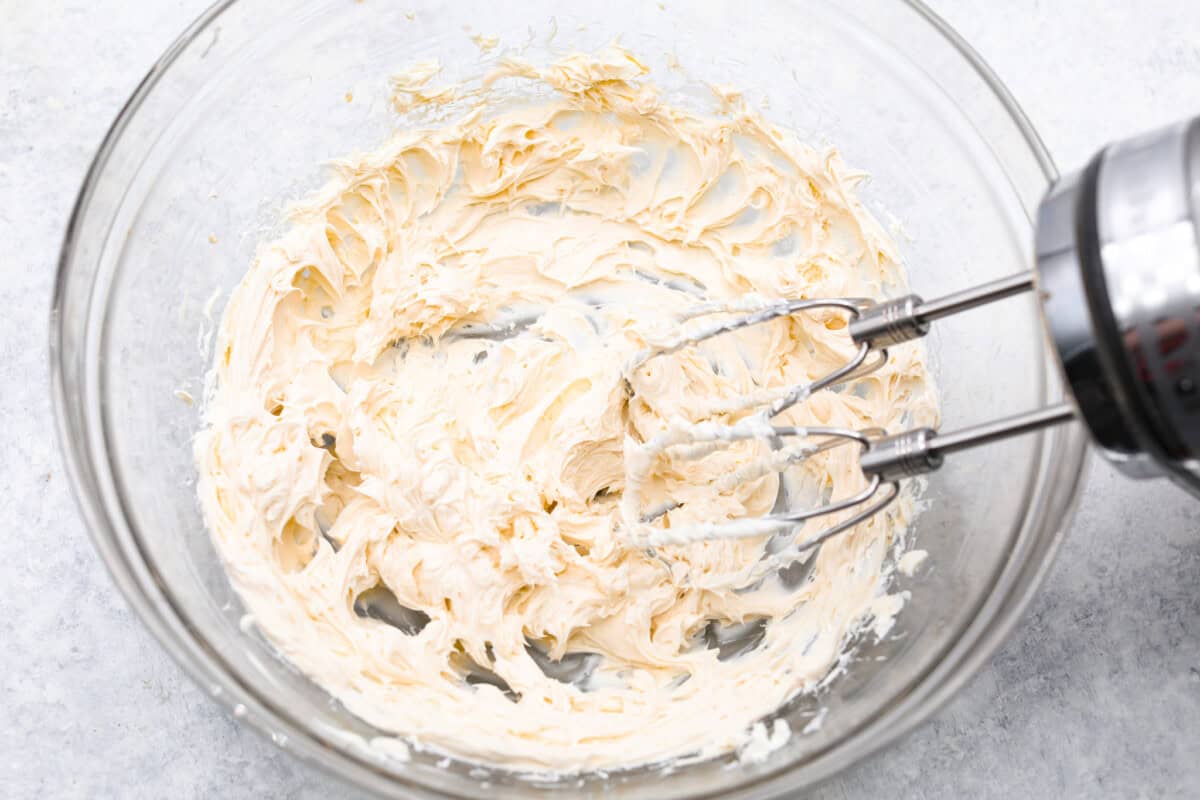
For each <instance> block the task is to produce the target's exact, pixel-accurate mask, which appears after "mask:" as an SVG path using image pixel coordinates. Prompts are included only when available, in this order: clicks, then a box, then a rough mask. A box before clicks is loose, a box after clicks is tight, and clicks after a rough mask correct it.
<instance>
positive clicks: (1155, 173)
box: [641, 117, 1200, 552]
mask: <svg viewBox="0 0 1200 800" xmlns="http://www.w3.org/2000/svg"><path fill="white" fill-rule="evenodd" d="M1036 228H1037V233H1036V248H1035V249H1036V266H1035V269H1034V271H1033V272H1029V273H1025V274H1021V275H1014V276H1011V277H1008V278H1004V279H1001V280H998V281H994V282H992V283H988V284H986V285H983V286H979V287H976V288H973V289H968V290H966V291H962V292H958V293H956V294H952V295H949V296H946V297H943V298H941V299H938V300H933V301H928V302H927V301H925V300H922V299H921V298H920V297H919V296H917V295H907V296H904V297H900V298H896V299H892V300H886V301H882V302H878V303H873V302H870V301H866V300H861V299H857V298H831V299H811V300H780V301H773V302H767V303H757V304H756V303H754V302H748V303H746V304H743V305H742V306H740V307H736V308H730V307H720V306H714V305H710V306H704V307H700V308H698V309H697V310H696V312H695V313H694V314H693V315H691V317H692V318H698V317H702V316H705V315H708V314H713V313H718V312H724V313H729V312H730V311H734V312H745V313H744V314H743V315H742V316H737V317H734V318H732V319H726V320H724V321H722V322H720V323H715V324H712V325H710V326H708V327H706V328H703V329H701V330H699V331H696V332H694V333H692V334H690V335H686V336H683V337H681V338H680V339H678V340H677V341H676V342H674V343H672V344H670V345H668V346H666V347H663V348H660V349H658V350H655V351H653V352H650V353H647V354H646V355H645V356H643V358H642V359H641V362H644V361H646V360H648V359H650V358H654V357H657V356H660V355H663V354H665V353H668V352H673V351H675V350H678V349H680V348H681V347H685V346H689V345H692V344H695V343H698V342H700V341H704V340H705V339H708V338H711V337H713V336H717V335H720V334H722V333H726V332H729V331H732V330H736V329H739V328H743V327H746V326H748V325H755V324H759V323H762V322H766V321H768V320H771V319H776V318H778V317H782V316H787V315H791V314H797V313H811V312H812V311H815V310H818V309H834V310H837V311H840V312H844V313H845V314H847V315H848V317H849V320H848V325H847V327H846V330H847V333H848V335H849V337H850V339H851V340H852V341H853V342H854V344H855V345H857V347H858V349H857V350H856V352H855V356H854V358H853V359H852V360H851V361H850V362H848V363H847V364H845V365H843V366H841V367H839V368H838V369H836V370H834V371H832V372H831V373H829V374H827V375H825V376H823V377H821V378H819V379H818V380H816V381H813V382H811V383H808V384H804V385H802V386H797V387H793V388H792V389H789V390H784V391H783V392H781V393H779V394H777V395H775V396H774V397H771V398H769V399H767V400H766V401H765V402H764V403H762V405H763V406H765V407H764V408H762V409H761V410H760V411H758V412H756V413H755V414H753V415H751V416H750V417H748V418H747V419H745V420H742V421H740V422H736V423H733V424H730V425H720V424H708V425H707V426H706V427H704V428H703V429H702V430H699V431H698V432H697V434H696V435H693V436H690V437H686V438H684V439H682V440H681V441H678V442H674V441H669V440H664V442H663V443H661V445H660V446H659V450H660V451H666V450H669V449H672V448H690V450H691V451H692V452H693V453H696V454H703V453H707V452H711V450H712V448H713V447H714V446H719V445H720V444H721V443H722V442H728V441H735V440H743V439H752V438H762V437H767V438H771V439H773V441H774V443H775V446H776V452H777V453H779V455H778V456H777V457H776V458H774V459H772V462H773V463H772V465H771V466H770V467H768V469H774V470H776V471H780V470H782V469H784V468H786V467H787V466H788V465H790V464H794V463H796V462H798V461H800V460H803V459H804V458H807V457H810V456H811V455H813V454H815V453H817V452H822V451H825V450H828V449H829V448H831V447H835V446H839V445H844V444H858V445H859V447H860V448H861V456H860V466H861V469H862V472H863V475H864V476H865V477H866V479H867V486H866V488H865V489H863V490H862V491H861V492H859V493H857V494H855V495H854V496H852V497H849V498H845V499H843V500H839V501H837V502H835V503H832V504H829V505H826V506H821V507H818V508H813V509H807V510H800V511H795V512H783V513H776V514H770V515H767V516H765V517H759V518H754V519H742V520H733V521H730V522H726V523H714V524H711V525H702V526H688V527H687V528H686V529H675V530H672V529H662V528H650V529H649V530H648V532H646V533H645V534H644V537H643V538H644V540H645V543H646V544H649V545H662V544H672V543H683V542H687V541H694V540H697V539H704V538H736V537H744V536H756V535H762V534H764V533H768V532H771V531H778V530H780V529H782V528H788V527H791V526H794V525H796V524H799V523H802V522H804V521H806V520H809V519H813V518H817V517H822V516H826V515H831V514H841V513H843V512H845V513H846V516H845V518H843V519H840V520H838V521H837V522H836V523H834V524H832V525H831V526H829V527H827V528H825V529H823V530H821V531H820V532H819V533H816V534H815V535H812V536H809V537H806V538H805V539H804V540H803V541H801V542H799V543H797V544H795V545H793V546H792V547H791V548H789V549H790V550H792V552H800V551H804V550H807V549H811V548H813V547H816V546H817V545H819V544H821V543H822V542H824V541H825V540H826V539H828V538H829V537H831V536H834V535H836V534H838V533H841V532H843V531H845V530H847V529H849V528H851V527H853V526H854V525H857V524H858V523H860V522H862V521H864V520H865V519H867V518H869V517H870V516H872V515H874V514H876V513H879V512H880V511H882V510H883V509H884V508H885V507H887V505H888V504H889V503H891V502H892V501H893V500H895V498H896V496H897V495H898V493H899V483H900V481H901V480H903V479H905V478H910V477H915V476H918V475H923V474H927V473H929V472H933V471H934V470H936V469H938V468H939V467H940V466H941V465H942V462H943V460H944V459H945V457H946V456H948V455H951V454H953V453H956V452H958V451H961V450H966V449H970V448H973V447H978V446H980V445H983V444H987V443H989V442H994V441H998V440H1001V439H1007V438H1009V437H1012V436H1018V435H1020V434H1024V433H1028V432H1031V431H1036V430H1040V429H1042V428H1046V427H1048V426H1052V425H1057V424H1060V423H1064V422H1068V421H1070V420H1076V419H1077V420H1080V421H1081V422H1083V424H1084V425H1085V426H1086V427H1087V429H1088V431H1089V433H1090V434H1091V436H1092V439H1093V441H1094V442H1095V444H1096V445H1097V447H1098V448H1099V449H1100V451H1101V453H1102V454H1103V455H1104V456H1105V458H1107V459H1108V460H1109V461H1111V462H1113V463H1114V464H1115V465H1116V466H1117V467H1118V468H1119V469H1121V470H1122V471H1123V472H1125V473H1126V474H1128V475H1129V476H1131V477H1136V478H1149V477H1163V476H1165V477H1167V478H1169V479H1171V480H1172V481H1174V482H1175V483H1177V484H1179V485H1180V486H1182V487H1184V488H1185V489H1187V490H1188V491H1190V492H1192V493H1193V494H1196V495H1198V496H1200V117H1196V118H1194V119H1192V120H1189V121H1185V122H1182V123H1179V124H1176V125H1173V126H1170V127H1167V128H1164V129H1161V130H1158V131H1155V132H1152V133H1149V134H1146V135H1144V136H1141V137H1137V138H1134V139H1130V140H1126V141H1122V142H1119V143H1116V144H1113V145H1110V146H1109V147H1107V148H1105V149H1104V150H1102V151H1101V152H1100V153H1099V154H1098V155H1096V157H1095V158H1094V159H1092V161H1091V162H1090V163H1089V165H1088V166H1087V167H1086V168H1084V169H1083V170H1082V171H1080V172H1078V173H1075V174H1073V175H1069V176H1066V177H1064V178H1062V179H1061V180H1059V181H1058V182H1057V183H1056V184H1055V185H1054V186H1053V187H1052V188H1051V189H1050V191H1049V192H1048V193H1047V195H1046V196H1045V198H1043V200H1042V202H1041V204H1040V206H1039V208H1038V214H1037V225H1036ZM1030 290H1036V292H1037V294H1038V296H1039V298H1040V300H1041V304H1042V309H1043V319H1044V322H1045V325H1046V328H1047V332H1048V333H1049V337H1050V340H1051V341H1052V343H1053V350H1054V352H1055V353H1056V355H1057V356H1058V361H1059V364H1060V366H1061V369H1062V374H1063V377H1064V378H1065V383H1066V385H1067V386H1068V387H1069V389H1070V395H1071V400H1070V401H1067V402H1063V403H1061V404H1059V405H1055V406H1050V407H1047V408H1041V409H1037V410H1034V411H1029V412H1026V413H1022V414H1017V415H1014V416H1011V417H1007V418H1004V419H1000V420H995V421H993V422H988V423H985V424H981V425H976V426H973V427H970V428H965V429H962V430H958V431H954V432H951V433H943V432H939V431H936V430H934V429H932V428H917V429H914V430H908V431H904V432H902V433H898V434H894V435H890V436H889V435H886V434H882V433H881V432H879V431H856V430H848V429H841V428H817V427H811V428H797V427H790V426H776V425H771V424H770V422H769V420H770V419H771V418H772V417H774V416H775V415H777V414H779V413H780V412H781V411H783V410H784V409H786V408H789V407H791V406H792V405H795V404H796V403H798V402H802V401H803V400H805V399H806V398H807V397H809V396H810V395H812V394H813V393H815V392H818V391H821V390H823V389H828V388H830V387H832V386H835V385H837V384H841V383H845V382H847V381H849V380H852V379H854V378H856V377H861V376H862V375H864V374H867V373H868V372H870V371H872V370H874V369H878V368H879V367H880V366H882V364H883V363H885V362H886V359H887V348H888V347H891V346H894V345H897V344H901V343H903V342H908V341H911V340H914V339H917V338H920V337H922V336H924V335H925V334H926V333H928V331H929V329H930V325H931V323H933V322H935V321H937V320H939V319H943V318H945V317H949V316H952V315H955V314H959V313H962V312H964V311H967V310H970V309H973V308H977V307H979V306H982V305H985V304H988V303H992V302H995V301H997V300H1000V299H1003V298H1006V297H1010V296H1013V295H1016V294H1021V293H1023V292H1027V291H1030ZM748 405H749V404H748ZM794 437H801V438H803V439H804V440H805V441H806V442H807V444H806V445H805V446H803V447H792V448H791V449H788V448H786V447H781V446H780V445H779V443H780V442H783V441H786V440H787V439H789V438H794ZM758 474H761V473H758ZM674 507H675V505H674V504H668V505H665V506H662V507H659V508H657V509H652V510H649V511H646V512H645V513H643V514H642V515H641V519H642V522H643V523H647V525H648V524H649V523H652V522H653V521H654V520H655V519H657V518H658V517H661V516H662V515H663V514H665V513H667V512H668V511H670V510H671V509H672V508H674Z"/></svg>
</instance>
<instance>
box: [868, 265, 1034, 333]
mask: <svg viewBox="0 0 1200 800" xmlns="http://www.w3.org/2000/svg"><path fill="white" fill-rule="evenodd" d="M1033 286H1034V277H1033V273H1032V272H1023V273H1020V274H1018V275H1010V276H1009V277H1007V278H1001V279H999V280H995V281H991V282H990V283H985V284H983V285H981V286H975V287H973V288H970V289H964V290H963V291H961V292H955V293H954V294H950V295H946V296H945V297H941V298H938V299H936V300H931V301H928V302H926V301H925V300H922V299H921V297H920V295H915V294H909V295H905V296H904V297H897V298H895V299H892V300H885V301H883V302H881V303H878V304H876V305H872V306H869V307H867V308H865V309H863V310H862V311H860V312H859V314H858V316H857V317H855V318H854V319H852V320H851V321H850V338H851V339H853V340H854V343H855V344H859V345H862V344H866V345H869V346H870V347H872V348H875V349H883V348H885V347H888V346H890V345H894V344H901V343H902V342H908V341H912V340H913V339H919V338H921V337H922V336H924V335H925V334H927V333H929V325H930V323H932V322H935V321H937V320H939V319H943V318H944V317H949V316H953V315H955V314H958V313H961V312H963V311H969V310H971V309H972V308H978V307H979V306H983V305H987V304H988V303H994V302H996V301H997V300H1003V299H1004V298H1006V297H1012V296H1013V295H1017V294H1022V293H1024V292H1027V291H1029V290H1030V289H1032V288H1033Z"/></svg>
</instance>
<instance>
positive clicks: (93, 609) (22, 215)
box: [0, 0, 1200, 800]
mask: <svg viewBox="0 0 1200 800" xmlns="http://www.w3.org/2000/svg"><path fill="white" fill-rule="evenodd" d="M205 4H206V3H205V0H170V1H169V2H168V1H167V0H143V1H142V2H126V1H118V0H90V2H82V1H81V0H45V2H20V0H4V2H0V243H2V244H0V248H2V249H0V276H2V277H3V280H0V308H3V309H4V313H3V314H0V385H2V386H3V387H4V389H3V391H2V392H0V422H2V424H3V428H4V432H5V443H6V452H7V456H6V458H5V459H4V460H3V466H2V467H0V475H2V476H3V477H2V478H0V489H2V491H3V494H4V498H3V502H0V522H2V523H3V524H2V526H0V527H2V529H3V531H4V540H5V545H4V554H3V556H2V557H0V687H2V692H3V694H2V700H0V787H3V789H0V795H3V796H6V797H14V798H18V797H20V798H24V797H54V798H59V797H87V798H93V797H123V798H159V797H177V798H190V797H222V798H230V800H232V799H233V798H250V797H264V796H267V797H285V796H286V797H305V798H307V797H314V798H315V797H324V796H346V794H347V793H346V792H345V791H344V790H343V789H342V787H340V786H338V785H336V784H335V783H333V782H332V781H331V780H330V779H329V778H327V777H325V776H324V775H320V774H318V773H316V772H315V771H313V770H312V769H310V768H307V767H305V766H303V765H301V764H299V763H297V762H295V761H294V760H293V759H292V758H291V757H289V756H288V755H286V754H284V753H282V752H280V751H279V750H278V749H277V748H275V747H273V746H272V745H270V744H269V743H268V742H266V741H264V740H262V739H260V738H259V737H258V735H256V734H255V733H252V732H251V731H249V730H247V729H245V728H243V727H242V726H240V725H238V724H236V723H235V722H234V721H233V719H231V718H229V717H227V716H226V715H225V714H224V713H223V712H222V711H220V710H219V709H218V708H217V707H216V706H215V705H214V704H213V703H211V702H210V701H209V699H208V698H207V697H206V696H205V695H204V694H203V693H202V692H200V691H199V690H198V689H197V688H196V687H194V686H193V685H192V684H191V683H190V682H189V681H188V680H187V679H185V678H184V677H183V675H182V674H181V673H180V671H179V670H178V669H177V668H176V667H175V665H174V663H173V662H171V661H170V660H169V659H168V658H167V656H166V655H165V654H164V653H163V652H162V651H160V649H159V648H158V646H157V644H156V643H155V642H154V640H153V639H152V638H151V636H150V635H149V634H148V633H147V632H146V631H144V630H143V629H142V627H141V624H140V623H139V622H138V621H137V620H136V619H135V618H134V616H133V614H132V613H131V612H130V610H129V609H128V608H127V607H126V605H125V603H124V601H123V600H122V598H121V597H120V596H119V595H118V593H117V591H116V589H115V588H114V587H113V585H112V583H111V581H110V580H109V578H108V575H107V574H106V573H105V571H104V568H103V567H102V566H101V564H100V561H99V559H98V558H97V557H96V556H95V554H94V553H93V551H92V548H91V545H90V543H89V542H88V539H87V536H86V534H85V531H84V529H83V526H82V524H81V522H80V520H79V517H78V515H77V514H76V511H75V507H74V504H73V502H72V500H71V498H70V493H69V490H68V487H67V483H66V479H65V476H64V473H63V469H62V466H61V464H60V461H59V458H58V456H57V454H56V452H55V447H54V444H53V441H52V439H51V434H50V432H51V430H52V420H51V409H50V400H49V391H48V377H47V365H46V318H47V310H48V306H49V298H50V287H51V282H52V279H53V271H54V265H55V261H56V257H57V250H58V244H59V239H60V237H61V234H62V231H63V227H64V224H65V220H66V217H67V213H68V211H69V209H70V207H71V204H72V202H73V200H74V195H75V192H76V190H77V188H78V186H79V183H80V180H81V179H82V176H83V173H84V170H85V169H86V167H87V165H88V162H89V159H90V158H91V155H92V152H93V150H94V148H95V147H96V146H97V143H98V142H99V141H100V138H101V136H102V135H103V133H104V131H105V129H106V128H107V127H108V125H109V123H110V122H111V121H112V118H113V116H114V115H115V114H116V112H117V110H118V108H119V107H120V105H121V104H122V103H123V102H124V100H125V98H126V97H127V96H128V95H129V93H130V92H131V91H132V89H133V87H134V86H135V85H136V83H137V82H138V81H139V80H140V79H141V77H142V75H143V74H144V73H145V71H146V69H147V68H148V66H149V65H150V64H151V63H152V62H153V60H154V59H155V58H156V57H157V56H158V55H159V53H160V52H161V51H162V50H163V49H164V48H165V46H166V45H167V44H168V43H169V42H170V41H171V40H172V39H173V38H174V37H175V36H176V34H177V33H178V32H179V31H180V30H181V29H182V28H183V27H184V26H185V25H186V24H187V23H188V22H190V21H191V20H192V19H193V18H194V17H195V16H196V15H197V14H198V13H199V12H200V11H201V10H202V8H203V7H204V6H205ZM933 5H934V6H935V7H936V9H937V10H938V11H939V12H941V13H942V14H944V15H945V16H946V17H947V19H948V20H949V22H950V23H951V24H952V25H954V26H955V27H957V28H958V29H959V30H960V31H961V32H962V33H963V34H964V35H965V37H966V38H967V40H968V41H970V42H972V43H973V44H974V45H975V46H976V48H977V49H978V50H979V51H980V52H981V53H982V54H983V56H984V58H985V59H987V60H988V61H989V62H990V63H991V65H992V66H993V68H994V69H995V70H996V72H997V73H998V74H999V75H1000V77H1001V78H1002V79H1003V80H1004V81H1005V82H1006V83H1007V84H1008V86H1009V88H1010V89H1011V90H1012V92H1013V94H1014V95H1015V96H1016V97H1017V99H1018V100H1019V101H1020V102H1021V103H1022V105H1023V106H1024V108H1025V110H1026V111H1027V113H1028V114H1029V116H1030V118H1031V119H1032V120H1033V122H1034V124H1035V125H1036V127H1037V129H1038V130H1039V131H1040V132H1041V134H1042V136H1043V137H1044V139H1045V141H1046V144H1047V145H1048V147H1049V148H1050V151H1051V152H1052V153H1053V154H1054V157H1055V159H1056V160H1057V162H1058V163H1059V164H1060V166H1063V167H1071V166H1075V165H1078V164H1080V163H1081V162H1082V161H1083V160H1084V159H1086V158H1087V157H1089V156H1090V155H1091V153H1092V152H1093V151H1094V150H1095V149H1096V148H1098V147H1100V146H1101V145H1102V144H1104V142H1105V141H1106V140H1108V139H1110V138H1113V137H1117V136H1121V135H1124V134H1129V133H1132V132H1135V131H1136V130H1138V129H1140V128H1144V127H1149V126H1152V125H1156V124H1159V123H1164V122H1167V121H1170V120H1172V119H1174V118H1177V117H1179V116H1182V115H1184V114H1186V113H1197V112H1200V4H1198V3H1197V0H1151V2H1144V1H1141V2H1135V0H1054V2H1050V1H1049V0H1004V2H992V0H937V2H934V3H933ZM1197 793H1200V504H1195V503H1192V502H1190V501H1189V500H1188V499H1187V498H1185V497H1184V496H1183V495H1182V494H1181V493H1179V492H1178V491H1176V490H1175V489H1173V488H1171V487H1169V486H1165V485H1153V484H1134V483H1129V482H1126V481H1124V480H1122V479H1120V478H1119V477H1117V476H1116V475H1114V474H1113V472H1112V471H1111V470H1110V469H1108V468H1107V467H1106V466H1104V465H1103V464H1094V465H1093V468H1092V475H1091V478H1090V481H1089V484H1088V488H1087V491H1086V493H1085V495H1084V497H1083V501H1082V503H1081V506H1080V511H1079V513H1078V515H1077V517H1076V519H1075V522H1074V524H1073V526H1072V530H1071V535H1070V536H1069V537H1068V540H1067V542H1066V545H1065V547H1064V548H1063V551H1062V553H1061V555H1060V556H1059V559H1058V562H1057V564H1056V566H1055V567H1054V569H1053V571H1052V572H1051V573H1050V575H1049V577H1048V579H1047V581H1046V583H1045V585H1044V587H1043V588H1042V590H1041V593H1040V595H1039V596H1038V598H1037V599H1036V600H1035V601H1034V603H1033V605H1032V607H1031V608H1030V609H1029V611H1028V612H1027V613H1026V615H1025V618H1024V620H1023V621H1022V622H1021V624H1020V626H1019V627H1018V628H1017V630H1016V632H1015V634H1014V635H1013V636H1012V638H1011V639H1010V641H1009V642H1008V643H1007V644H1006V645H1005V646H1004V647H1003V648H1002V649H1001V650H1000V652H999V654H998V655H997V656H996V657H995V658H994V659H993V660H992V663H991V664H990V665H989V666H988V667H987V668H986V669H985V670H984V671H983V672H982V673H981V674H980V675H979V676H978V677H976V678H975V679H974V680H973V681H972V682H971V683H970V685H969V686H968V687H967V689H966V690H965V691H964V692H963V693H962V694H961V695H960V696H959V697H958V698H957V699H955V700H954V701H953V702H952V703H951V704H950V705H949V706H948V707H946V708H945V709H943V710H942V711H941V712H940V713H939V714H937V715H936V716H935V717H934V719H933V720H932V721H931V722H929V723H927V724H925V725H924V726H922V727H921V728H919V729H918V730H917V731H916V732H915V733H914V734H913V735H911V736H910V737H909V738H908V739H907V740H905V741H904V742H903V743H901V744H899V745H898V746H895V747H893V748H891V749H890V750H887V751H886V752H884V753H883V754H881V755H879V756H878V757H876V758H874V759H873V760H871V761H869V762H868V763H865V764H862V765H861V766H859V767H857V768H855V769H853V770H852V771H850V772H848V773H846V774H844V775H843V776H841V777H840V778H839V779H838V780H836V781H835V782H833V783H831V784H829V785H828V786H826V787H824V788H823V789H822V790H821V791H820V792H818V793H817V794H818V796H819V797H822V798H825V797H828V798H859V797H862V798H867V797H871V798H874V797H895V796H902V797H923V798H960V797H984V798H1001V797H1018V796H1020V797H1030V798H1042V797H1056V798H1057V797H1063V796H1066V797H1096V796H1106V797H1139V796H1146V797H1168V796H1180V797H1182V796H1196V795H1197Z"/></svg>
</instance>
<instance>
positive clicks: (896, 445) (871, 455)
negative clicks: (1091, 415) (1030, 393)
mask: <svg viewBox="0 0 1200 800" xmlns="http://www.w3.org/2000/svg"><path fill="white" fill-rule="evenodd" d="M1073 419H1075V409H1074V408H1073V407H1072V406H1071V405H1070V404H1069V403H1060V404H1059V405H1055V406H1048V407H1046V408H1039V409H1038V410H1036V411H1027V412H1025V413H1023V414H1016V415H1014V416H1011V417H1005V418H1004V419H998V420H993V421H992V422H985V423H983V424H980V425H973V426H972V427H970V428H964V429H962V430H960V431H952V432H950V433H938V432H937V431H935V430H934V429H933V428H915V429H913V430H909V431H904V432H903V433H898V434H895V435H894V436H886V437H884V438H882V439H874V440H871V442H870V444H868V445H867V447H866V448H865V449H864V451H863V454H862V457H861V459H860V461H859V466H860V467H861V468H862V471H863V474H864V475H867V476H868V477H869V476H872V475H877V476H879V479H880V480H881V481H898V480H900V479H902V478H914V477H916V476H918V475H925V474H927V473H930V472H933V471H934V470H936V469H938V468H939V467H940V466H941V465H942V460H943V458H944V457H945V456H947V455H949V454H950V453H957V452H959V451H960V450H970V449H971V448H973V447H979V446H980V445H985V444H989V443H991V442H996V441H1000V440H1001V439H1008V438H1011V437H1013V436H1020V435H1021V434H1023V433H1030V432H1032V431H1036V430H1041V429H1042V428H1048V427H1050V426H1052V425H1058V424H1061V423H1063V422H1070V421H1071V420H1073Z"/></svg>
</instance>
